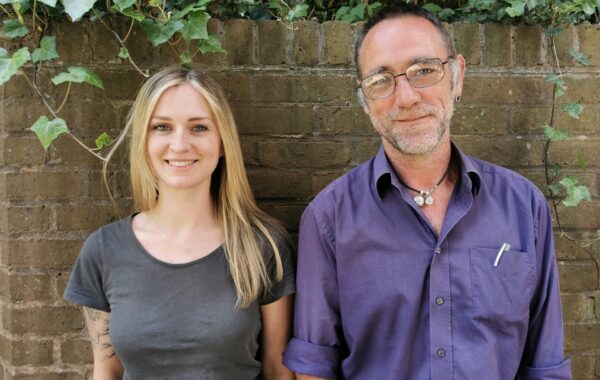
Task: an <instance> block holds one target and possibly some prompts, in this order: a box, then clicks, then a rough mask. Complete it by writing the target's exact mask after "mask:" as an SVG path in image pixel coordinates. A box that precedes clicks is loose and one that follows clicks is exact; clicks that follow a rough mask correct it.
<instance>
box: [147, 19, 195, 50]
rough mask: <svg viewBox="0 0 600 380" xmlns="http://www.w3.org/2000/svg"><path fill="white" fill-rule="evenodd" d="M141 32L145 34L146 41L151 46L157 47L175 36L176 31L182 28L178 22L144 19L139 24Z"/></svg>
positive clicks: (181, 23) (180, 22)
mask: <svg viewBox="0 0 600 380" xmlns="http://www.w3.org/2000/svg"><path fill="white" fill-rule="evenodd" d="M140 26H141V27H142V30H143V31H144V32H146V35H147V36H148V39H149V40H150V42H152V45H154V46H157V45H160V44H162V43H165V42H167V41H168V40H169V38H171V37H172V36H173V34H175V33H176V32H177V31H179V30H180V29H182V28H183V26H184V25H183V22H182V21H180V20H169V21H167V22H164V23H163V22H158V21H156V22H155V21H152V20H150V19H144V20H143V21H142V22H140Z"/></svg>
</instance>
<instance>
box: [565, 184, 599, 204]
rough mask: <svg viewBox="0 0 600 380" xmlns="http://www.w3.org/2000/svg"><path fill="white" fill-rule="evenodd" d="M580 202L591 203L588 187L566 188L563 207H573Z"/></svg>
mask: <svg viewBox="0 0 600 380" xmlns="http://www.w3.org/2000/svg"><path fill="white" fill-rule="evenodd" d="M581 201H588V202H591V201H592V196H591V195H590V188H589V187H587V186H573V187H571V188H567V197H566V198H565V199H564V200H563V201H562V203H563V205H565V206H567V207H575V206H577V205H578V204H579V203H580V202H581Z"/></svg>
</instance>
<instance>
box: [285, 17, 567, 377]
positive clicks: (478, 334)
mask: <svg viewBox="0 0 600 380" xmlns="http://www.w3.org/2000/svg"><path fill="white" fill-rule="evenodd" d="M356 66H357V69H358V78H359V79H358V85H359V89H358V91H359V95H360V96H361V97H363V99H362V100H363V106H364V111H365V112H366V113H367V114H368V115H369V117H370V119H371V123H372V124H373V126H374V128H375V129H376V130H377V132H378V133H379V134H380V135H381V138H382V148H381V149H380V150H379V152H378V153H377V155H376V156H375V157H374V158H372V159H371V160H369V161H367V162H366V163H364V164H362V165H360V166H359V167H357V168H355V169H354V170H352V171H351V172H349V173H348V174H346V175H345V176H343V177H341V178H339V179H338V180H336V181H334V182H333V183H332V184H330V185H329V186H328V187H327V188H326V189H325V190H323V191H322V192H321V194H319V195H318V196H317V198H316V199H315V200H314V201H313V202H312V203H311V204H310V205H309V206H308V207H307V209H306V210H305V212H304V214H303V216H302V221H301V225H300V238H299V240H300V242H299V262H298V280H297V281H298V282H297V298H296V317H295V328H294V330H295V331H294V338H293V339H292V340H291V342H290V343H289V345H288V347H287V350H286V352H285V355H284V363H285V364H286V366H287V367H289V368H290V369H292V370H293V371H295V372H296V373H297V374H298V378H299V379H314V378H340V379H367V380H383V379H429V378H431V379H476V380H479V379H482V380H483V379H486V380H490V379H492V380H493V379H501V380H506V379H515V378H520V379H570V378H571V374H570V362H569V360H567V359H565V358H564V357H563V329H562V315H561V307H560V297H559V286H558V273H557V266H556V258H555V256H554V252H553V250H554V248H553V240H552V226H551V220H550V215H549V211H548V207H547V204H546V200H545V198H544V196H543V194H542V193H541V192H540V191H539V190H538V189H537V188H535V186H533V185H532V184H531V183H530V182H529V181H527V180H526V179H525V178H523V177H521V176H520V175H518V174H516V173H513V172H511V171H509V170H507V169H503V168H501V167H498V166H495V165H493V164H490V163H487V162H483V161H480V160H478V159H475V158H472V157H469V156H466V155H464V154H463V153H462V152H461V151H460V150H459V149H458V147H456V146H455V145H453V144H452V142H451V139H450V131H449V127H450V119H451V116H452V109H453V105H454V102H455V101H458V100H459V98H460V95H461V92H462V88H463V87H462V84H463V77H464V73H465V61H464V58H463V57H462V56H461V55H459V54H455V52H454V49H453V46H452V40H451V38H450V36H449V35H448V32H447V31H446V30H445V29H444V27H443V25H442V24H441V23H440V22H439V21H438V20H437V19H435V18H434V17H433V16H431V15H430V14H428V13H427V12H425V11H423V10H422V9H420V8H416V7H414V6H404V7H400V8H388V9H384V10H383V11H382V12H381V13H379V14H378V15H376V16H375V17H374V18H372V19H371V20H369V21H368V22H367V23H366V25H365V26H364V30H363V33H362V35H360V36H359V39H358V42H357V46H356Z"/></svg>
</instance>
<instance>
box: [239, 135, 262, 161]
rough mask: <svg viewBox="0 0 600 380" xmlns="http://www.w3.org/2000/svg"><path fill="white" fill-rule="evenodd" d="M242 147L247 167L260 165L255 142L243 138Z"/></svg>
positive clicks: (241, 140)
mask: <svg viewBox="0 0 600 380" xmlns="http://www.w3.org/2000/svg"><path fill="white" fill-rule="evenodd" d="M240 145H241V146H242V155H243V156H244V163H245V164H246V165H258V164H259V162H258V145H257V142H256V141H254V140H249V139H248V138H244V137H243V136H242V137H241V139H240Z"/></svg>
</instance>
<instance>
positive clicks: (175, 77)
mask: <svg viewBox="0 0 600 380" xmlns="http://www.w3.org/2000/svg"><path fill="white" fill-rule="evenodd" d="M181 84H188V85H190V86H192V87H193V88H194V89H196V90H197V91H198V93H200V95H202V96H203V97H204V99H205V100H206V102H207V103H208V105H209V108H210V111H211V112H212V115H213V116H214V118H215V123H216V125H217V128H218V129H219V133H220V135H221V140H222V144H223V157H222V158H221V160H220V162H219V164H218V165H217V169H216V170H215V172H214V173H213V174H212V178H211V197H212V200H213V202H214V205H215V210H216V214H217V222H218V223H219V224H220V226H221V228H222V229H223V234H224V236H225V255H226V257H227V261H228V263H229V270H230V273H231V277H232V279H233V282H234V284H235V288H236V291H237V297H238V299H237V304H238V306H240V307H247V306H249V305H250V304H251V303H252V302H253V301H255V300H256V299H257V298H258V297H259V296H260V295H261V294H263V293H264V292H265V291H266V289H269V286H270V284H271V281H273V280H276V281H279V280H281V278H282V277H283V265H282V259H281V255H280V252H279V248H278V246H280V245H281V244H282V243H283V244H286V243H287V241H286V239H287V234H286V232H285V230H284V229H283V227H281V225H280V224H279V223H278V222H277V221H276V220H275V219H273V218H271V217H270V216H268V215H267V214H265V213H264V212H263V211H261V210H260V209H259V208H258V206H257V205H256V201H255V200H254V197H253V195H252V191H251V189H250V184H249V182H248V177H247V175H246V169H245V168H244V160H243V156H242V149H241V146H240V141H239V137H238V133H237V128H236V124H235V120H234V117H233V113H232V111H231V108H230V106H229V103H228V101H227V98H226V97H225V94H224V92H223V89H222V88H221V86H220V85H219V84H217V83H216V82H215V81H214V80H213V79H212V78H210V77H208V76H207V75H205V74H203V73H201V72H199V71H195V70H191V69H183V68H178V67H168V68H166V69H163V70H161V71H159V72H158V73H156V74H154V75H153V76H152V77H150V78H149V79H148V80H147V81H146V83H145V84H144V85H143V86H142V87H141V89H140V91H139V92H138V95H137V97H136V99H135V102H134V104H133V106H132V108H131V110H130V112H129V117H128V121H127V125H126V127H125V130H124V131H123V133H122V134H121V135H120V136H119V138H118V140H117V141H116V144H115V147H113V148H112V149H111V151H110V152H109V155H108V157H109V159H110V157H111V156H112V154H113V153H114V151H115V150H116V149H117V147H118V146H119V145H120V144H121V142H122V141H123V140H124V139H125V135H126V134H128V133H129V134H130V140H129V141H130V144H129V149H130V150H129V163H130V171H131V173H130V174H131V188H132V193H133V201H134V205H135V207H136V209H139V210H141V211H146V210H150V209H152V208H153V207H155V206H156V203H157V199H158V195H159V194H158V181H157V178H156V176H155V175H154V174H153V171H152V166H151V164H150V160H149V157H148V150H147V146H146V145H147V144H146V139H147V131H148V123H149V121H150V117H151V115H152V112H153V110H154V107H155V106H156V103H157V102H158V100H159V98H160V97H161V95H162V94H163V93H164V92H165V90H167V89H169V88H171V87H173V86H179V85H181ZM265 239H266V241H265ZM267 242H268V244H266V243H267ZM269 247H270V248H271V249H269ZM265 250H266V251H267V252H270V251H272V255H268V254H265V253H264V252H265ZM270 253H271V252H270ZM272 259H274V260H275V261H274V267H275V278H274V279H271V278H270V276H269V271H268V269H267V263H268V261H269V260H272Z"/></svg>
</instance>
